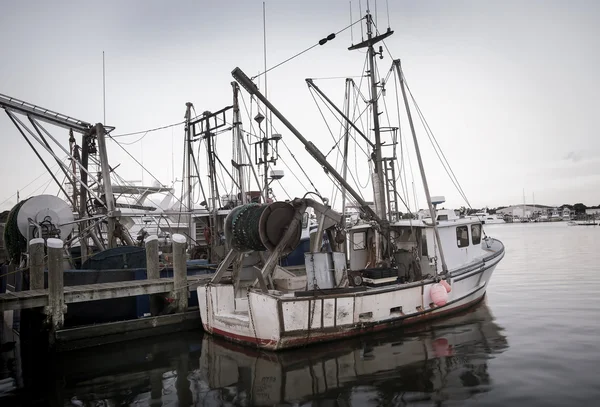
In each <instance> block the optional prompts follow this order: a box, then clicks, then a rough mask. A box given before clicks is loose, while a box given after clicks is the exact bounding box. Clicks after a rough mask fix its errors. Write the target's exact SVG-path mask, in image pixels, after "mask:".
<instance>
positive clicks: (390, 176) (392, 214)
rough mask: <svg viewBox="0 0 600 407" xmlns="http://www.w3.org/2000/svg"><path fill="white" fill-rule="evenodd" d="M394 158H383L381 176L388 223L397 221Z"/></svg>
mask: <svg viewBox="0 0 600 407" xmlns="http://www.w3.org/2000/svg"><path fill="white" fill-rule="evenodd" d="M395 161H396V158H395V157H386V158H383V174H384V177H385V192H386V200H387V208H388V214H389V219H390V221H396V220H398V193H397V191H396V168H395V166H394V162H395Z"/></svg>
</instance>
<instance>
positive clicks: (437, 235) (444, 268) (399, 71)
mask: <svg viewBox="0 0 600 407" xmlns="http://www.w3.org/2000/svg"><path fill="white" fill-rule="evenodd" d="M394 66H395V67H396V72H397V74H398V78H399V80H400V89H402V98H403V99H404V106H405V107H406V114H407V116H408V123H409V124H410V131H411V133H412V137H413V142H414V143H415V152H416V154H417V161H418V162H419V171H420V172H421V180H422V181H423V189H425V196H426V197H427V206H428V207H429V213H430V214H431V221H432V223H433V231H434V233H435V238H436V240H437V242H438V248H439V250H440V258H441V260H442V272H443V273H444V274H446V273H447V272H448V266H447V265H446V258H445V257H444V250H443V246H442V240H441V239H440V232H439V230H438V227H437V220H436V216H435V210H434V208H433V204H432V203H431V195H430V194H429V186H428V185H427V177H426V176H425V169H424V168H423V160H422V159H421V151H420V150H419V142H418V141H417V134H416V133H415V126H414V124H413V120H412V115H411V114H410V106H409V105H408V98H407V96H406V89H405V88H404V86H405V83H404V75H402V68H401V67H400V60H399V59H397V60H395V61H394ZM435 272H436V274H437V270H436V271H435Z"/></svg>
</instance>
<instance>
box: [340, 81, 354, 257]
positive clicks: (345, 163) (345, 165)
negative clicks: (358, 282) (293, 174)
mask: <svg viewBox="0 0 600 407" xmlns="http://www.w3.org/2000/svg"><path fill="white" fill-rule="evenodd" d="M351 83H352V79H350V78H346V106H345V110H346V112H345V113H346V115H348V114H350V85H351ZM349 136H350V122H349V121H348V120H346V127H345V129H344V161H343V164H342V165H343V167H342V177H343V178H344V179H346V174H347V173H348V138H349ZM342 227H346V188H344V187H342ZM344 251H346V245H344Z"/></svg>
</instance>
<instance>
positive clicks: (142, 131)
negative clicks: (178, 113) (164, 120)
mask: <svg viewBox="0 0 600 407" xmlns="http://www.w3.org/2000/svg"><path fill="white" fill-rule="evenodd" d="M181 124H185V121H182V122H179V123H173V124H169V125H166V126H161V127H156V128H153V129H149V130H141V131H135V132H133V133H123V134H115V135H114V136H110V137H111V138H119V137H127V136H135V135H137V134H143V133H152V132H153V131H157V130H162V129H168V128H170V127H175V126H179V125H181Z"/></svg>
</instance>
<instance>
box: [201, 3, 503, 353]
mask: <svg viewBox="0 0 600 407" xmlns="http://www.w3.org/2000/svg"><path fill="white" fill-rule="evenodd" d="M364 20H365V21H366V26H367V30H366V33H367V39H366V40H365V41H363V42H361V43H359V44H356V45H353V46H351V47H350V50H355V49H360V48H366V49H367V58H368V60H369V61H370V67H371V69H369V70H368V76H369V77H370V79H371V81H370V82H371V87H370V92H371V94H372V95H375V94H377V92H378V90H377V86H382V85H377V79H376V78H377V76H376V72H375V68H374V67H375V65H374V64H375V57H376V56H377V55H380V56H381V57H383V51H382V47H380V48H379V49H380V51H379V52H376V51H375V48H374V45H375V44H376V43H378V42H380V41H383V40H384V39H385V38H387V37H389V36H390V35H392V34H393V31H391V29H388V30H387V31H386V32H385V33H379V32H374V31H373V30H374V28H373V21H372V16H371V15H370V14H369V13H367V15H366V16H365V17H364ZM390 72H391V73H393V74H394V76H395V79H396V80H397V81H398V84H399V89H401V92H402V96H403V99H404V102H405V103H404V107H405V109H406V113H407V119H408V120H409V122H410V124H411V131H412V137H413V142H414V145H415V153H416V156H417V160H418V163H419V169H420V173H421V178H422V181H423V186H424V192H425V195H426V198H427V204H428V208H429V213H433V214H436V206H437V205H439V204H441V203H443V202H444V200H445V199H444V198H443V197H434V198H432V197H431V196H430V193H429V189H428V186H427V178H426V175H425V172H424V167H423V163H422V160H421V155H420V151H419V148H418V141H417V136H416V133H415V130H414V126H413V124H412V116H411V111H410V110H411V109H410V107H409V104H408V99H407V93H408V92H407V89H406V83H405V76H404V73H403V72H402V69H401V66H400V61H399V60H394V61H393V63H392V69H391V70H390ZM232 75H233V77H234V78H235V79H236V81H237V82H239V83H240V85H241V86H242V87H243V88H244V89H246V90H247V91H248V92H249V93H250V94H251V95H252V96H253V97H255V98H257V99H258V100H260V101H261V102H262V103H263V104H264V106H265V108H266V109H268V110H269V111H270V112H269V114H270V113H272V114H273V116H276V117H277V118H278V119H279V120H280V121H281V122H282V123H283V124H284V125H285V126H286V127H287V128H288V130H289V131H290V132H291V133H292V134H294V135H295V136H296V138H297V139H298V140H299V141H300V142H301V143H302V144H303V145H304V147H305V148H306V149H307V150H308V151H309V153H310V154H311V156H312V157H313V158H314V159H315V160H316V161H317V162H318V164H319V165H320V166H321V167H322V168H323V169H324V170H325V171H326V172H327V173H328V174H329V176H330V177H332V178H333V179H334V180H335V182H336V183H337V184H338V185H339V186H340V188H341V189H342V193H343V194H346V195H347V196H349V197H351V198H352V199H353V200H354V202H356V203H357V204H358V206H359V207H360V209H361V212H362V218H363V219H362V221H361V222H360V223H358V224H356V225H354V226H351V227H350V228H349V229H348V230H346V229H344V227H343V226H342V225H343V224H344V222H343V213H342V214H340V213H337V212H335V211H333V210H332V209H331V208H330V207H328V206H327V205H326V202H325V201H324V203H323V204H321V203H320V202H317V201H315V200H312V199H307V198H296V199H294V200H292V201H290V202H274V203H269V204H263V205H257V204H247V205H242V206H239V207H237V208H235V209H233V210H232V211H231V213H230V215H229V216H228V217H227V219H226V221H225V237H226V241H227V245H228V247H229V248H230V250H229V252H228V254H227V256H226V257H225V260H224V261H223V262H222V263H221V264H220V265H219V267H218V269H217V272H216V273H215V276H214V277H213V279H212V280H211V282H210V283H208V284H206V285H204V286H200V287H198V288H197V293H198V301H199V304H200V306H199V308H200V315H201V318H202V324H203V326H204V329H205V330H206V332H208V333H210V334H214V335H218V336H222V337H224V338H227V339H229V340H232V341H237V342H241V343H243V344H246V345H250V346H253V347H259V348H264V349H269V350H281V349H286V348H293V347H299V346H304V345H307V344H311V343H317V342H324V341H332V340H339V339H342V338H346V337H351V336H356V335H360V334H364V333H368V332H375V331H380V330H383V329H388V328H392V327H397V326H401V325H406V324H411V323H416V322H420V321H424V320H428V319H432V318H437V317H441V316H444V315H449V314H452V313H455V312H458V311H459V310H462V309H465V308H467V307H470V306H473V305H474V304H476V303H478V302H479V301H481V299H482V298H483V297H484V294H485V292H486V288H487V285H488V282H489V281H490V278H491V276H492V273H493V272H494V269H495V268H496V266H497V264H498V263H499V262H500V261H501V260H502V258H503V256H504V246H503V244H502V243H501V242H500V241H498V240H495V239H493V238H491V237H488V236H486V237H483V236H482V225H481V222H480V221H479V220H478V219H477V218H461V217H459V216H457V215H456V214H455V213H454V211H448V212H447V213H445V215H446V218H445V219H442V218H439V217H437V216H436V217H435V218H436V220H437V221H436V222H432V221H431V218H429V219H427V218H425V219H418V220H415V219H410V220H397V214H398V206H397V204H398V202H397V196H398V193H397V191H396V189H395V181H396V179H397V177H396V175H395V173H394V172H393V168H391V169H390V167H389V162H393V161H394V160H395V159H396V158H395V157H388V158H383V157H382V146H383V144H384V142H382V140H381V137H382V134H383V135H386V134H387V135H390V133H392V132H393V131H396V130H397V129H398V127H393V125H392V124H390V127H383V126H380V124H379V116H380V115H381V116H382V117H383V116H384V115H382V114H381V112H380V111H379V107H378V98H379V97H371V98H369V100H368V103H369V105H370V107H371V113H372V114H373V123H374V126H373V127H372V131H373V133H374V138H369V137H367V136H366V135H364V134H362V133H360V136H361V137H363V139H366V140H368V142H369V143H370V148H372V154H369V156H368V157H366V158H367V159H368V160H372V162H373V166H374V169H375V172H374V173H373V174H372V185H373V188H374V198H375V199H374V200H375V204H374V208H375V209H373V207H371V206H370V205H369V203H368V202H367V201H365V200H364V199H363V197H362V196H361V194H359V193H358V192H357V191H355V190H354V188H353V187H352V186H351V185H350V184H349V183H348V182H346V179H345V177H344V176H342V175H340V173H339V172H338V170H337V169H336V168H335V167H334V166H333V165H332V164H331V163H330V162H328V160H327V159H326V157H325V156H324V155H323V153H321V151H320V150H319V149H318V148H317V147H316V146H315V145H314V144H313V143H312V142H310V141H308V140H307V139H306V138H304V136H303V135H302V134H301V133H300V132H299V131H298V130H297V129H296V128H295V127H294V126H293V125H292V124H291V123H290V122H289V121H288V120H287V119H286V118H285V116H284V115H283V114H282V113H280V112H279V111H278V110H277V109H276V108H275V106H273V104H272V103H271V102H270V101H269V100H268V99H267V98H266V97H265V96H264V95H263V94H262V93H261V91H260V90H259V89H258V87H257V86H256V85H255V84H254V83H253V82H252V80H251V79H250V78H249V77H248V76H247V75H246V74H245V73H244V72H243V71H242V70H241V69H240V68H235V69H234V70H233V72H232ZM390 80H391V79H390ZM307 83H308V84H309V86H311V87H312V88H313V89H314V90H315V91H317V92H320V93H321V94H322V95H324V94H323V93H322V92H321V91H320V89H318V87H317V86H316V85H315V84H314V82H313V81H312V80H310V79H309V80H307ZM382 94H383V95H384V94H385V93H382ZM381 97H383V96H381ZM325 98H326V97H325ZM394 100H398V99H394ZM400 100H402V99H400ZM331 103H332V102H331ZM388 103H389V102H388ZM379 106H381V105H379ZM399 108H400V106H399ZM342 116H343V114H342ZM390 116H391V115H390ZM343 117H344V118H345V120H346V121H348V122H349V124H350V125H354V124H353V123H352V122H351V121H350V120H349V119H348V118H347V117H346V116H343ZM354 128H355V129H356V131H357V132H359V130H358V129H357V127H356V126H355V125H354ZM394 129H396V130H394ZM393 136H394V135H393V134H391V137H393ZM371 139H374V140H375V141H374V142H373V141H370V140H371ZM386 151H387V150H386ZM394 152H395V150H394ZM344 160H345V158H344ZM307 208H313V209H314V211H315V214H316V217H317V219H318V221H319V226H318V229H317V233H316V234H315V238H314V239H313V240H314V241H311V251H310V252H308V253H305V270H304V272H303V274H299V273H295V274H294V273H291V272H290V271H289V270H286V269H284V268H282V267H278V266H277V263H278V259H279V258H280V256H282V255H285V254H286V253H288V252H290V251H291V250H293V248H294V247H295V245H297V242H298V239H299V236H300V228H299V224H300V221H301V219H302V216H303V213H304V211H305V210H306V209H307ZM324 234H325V235H327V236H328V237H329V238H328V242H329V246H330V249H329V250H323V245H322V240H321V239H322V236H323V235H324ZM346 239H347V240H346ZM346 243H349V247H348V253H345V249H344V247H346ZM347 255H348V258H347ZM259 263H260V264H261V266H258V264H259ZM230 266H231V268H230ZM228 270H231V277H228V276H227V275H226V274H227V272H228Z"/></svg>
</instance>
